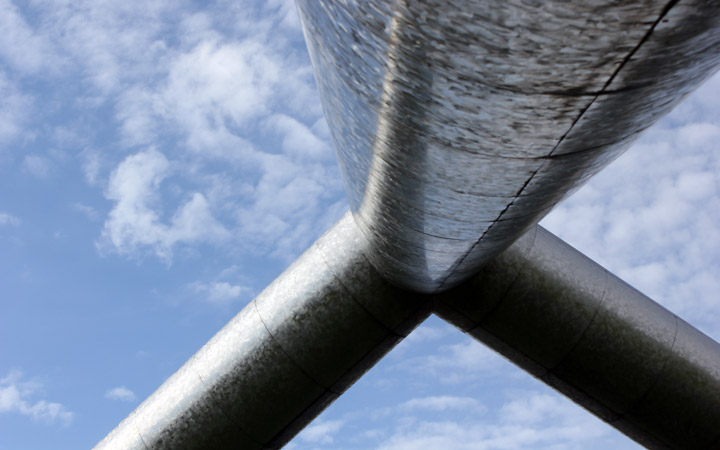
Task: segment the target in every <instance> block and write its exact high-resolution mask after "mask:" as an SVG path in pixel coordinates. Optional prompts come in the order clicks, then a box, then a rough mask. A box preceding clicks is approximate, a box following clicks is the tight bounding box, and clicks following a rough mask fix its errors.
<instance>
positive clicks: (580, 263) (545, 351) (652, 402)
mask: <svg viewBox="0 0 720 450" xmlns="http://www.w3.org/2000/svg"><path fill="white" fill-rule="evenodd" d="M435 312H436V314H438V315H439V316H440V317H442V318H443V319H445V320H447V321H448V322H450V323H452V324H453V325H455V326H457V327H458V328H460V329H462V330H463V331H465V332H467V333H468V334H469V335H471V336H473V337H474V338H476V339H478V340H479V341H481V342H483V343H485V344H487V345H488V346H490V347H492V348H493V349H495V350H496V351H498V352H499V353H501V354H502V355H504V356H505V357H507V358H508V359H510V360H511V361H512V362H514V363H515V364H517V365H518V366H520V367H522V368H523V369H525V370H526V371H528V372H530V373H531V374H533V375H534V376H535V377H537V378H539V379H540V380H542V381H543V382H545V383H547V384H548V385H550V386H551V387H553V388H555V389H557V390H558V391H560V392H561V393H563V394H565V395H566V396H568V397H569V398H571V399H573V400H574V401H575V402H577V403H578V404H580V405H581V406H583V407H584V408H586V409H588V410H589V411H590V412H592V413H593V414H595V415H596V416H598V417H599V418H601V419H602V420H604V421H606V422H608V423H609V424H610V425H612V426H613V427H615V428H617V429H618V430H620V431H622V432H623V433H625V434H626V435H628V436H629V437H631V438H632V439H634V440H636V441H637V442H639V443H640V444H642V445H644V446H647V447H649V448H663V449H664V448H673V449H695V448H697V449H700V448H705V449H707V448H720V344H718V343H716V342H715V341H713V340H712V339H710V338H709V337H708V336H706V335H704V334H703V333H701V332H700V331H698V330H697V329H695V328H693V327H692V326H690V325H689V324H687V323H686V322H685V321H683V320H682V319H680V318H679V317H677V316H675V315H674V314H672V313H671V312H669V311H668V310H666V309H665V308H663V307H662V306H660V305H658V304H657V303H655V302H654V301H652V300H651V299H649V298H648V297H646V296H645V295H643V294H642V293H640V292H639V291H637V290H635V289H633V288H632V287H630V286H629V285H627V284H626V283H624V282H623V281H622V280H620V279H619V278H617V277H616V276H614V275H612V274H611V273H609V272H608V271H607V270H605V269H603V268H602V267H601V266H599V265H598V264H596V263H594V262H593V261H591V260H590V259H588V258H587V257H585V256H584V255H582V254H581V253H580V252H578V251H577V250H575V249H573V248H572V247H571V246H569V245H568V244H566V243H564V242H563V241H562V240H560V239H559V238H557V237H555V236H553V235H552V234H551V233H549V232H548V231H546V230H544V229H543V228H541V227H539V226H538V227H536V228H535V229H534V230H532V231H531V232H529V233H527V234H525V235H524V236H523V237H522V238H521V239H520V240H518V241H517V242H516V243H515V244H513V245H512V246H511V247H510V248H508V249H507V250H506V251H505V252H503V253H502V254H501V255H500V256H498V257H497V258H496V259H495V260H493V261H492V262H491V263H490V264H488V265H487V266H485V267H484V268H483V269H482V270H481V271H480V272H479V273H478V274H477V275H476V276H474V277H472V278H471V279H470V280H469V281H467V282H466V283H464V284H463V285H461V286H459V287H457V288H455V289H453V290H451V291H449V292H446V293H443V294H441V295H439V296H437V297H436V309H435Z"/></svg>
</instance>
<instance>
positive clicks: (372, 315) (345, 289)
mask: <svg viewBox="0 0 720 450" xmlns="http://www.w3.org/2000/svg"><path fill="white" fill-rule="evenodd" d="M313 246H315V247H316V250H317V252H318V253H320V258H322V260H323V263H325V266H326V267H327V268H328V270H330V273H332V274H333V277H335V280H336V281H337V282H338V284H340V286H341V287H342V288H343V290H344V291H345V292H346V293H347V295H348V297H350V298H351V299H352V301H353V302H355V304H356V305H358V306H359V307H360V309H362V310H363V311H365V313H366V314H367V315H368V316H370V317H372V318H373V319H374V320H375V322H377V323H379V324H380V326H381V327H383V328H385V330H387V331H389V332H390V333H392V334H397V333H396V332H395V330H393V329H392V328H391V327H389V326H387V325H385V324H384V323H383V322H382V321H381V320H380V319H378V318H377V317H376V316H375V314H373V313H372V312H371V311H370V310H369V309H368V308H367V307H366V306H365V305H363V304H362V303H360V302H359V301H358V299H357V298H356V297H355V295H353V293H352V291H351V290H350V289H349V288H348V287H347V285H346V284H345V283H344V282H343V279H342V278H341V277H339V276H338V274H337V273H335V271H334V270H333V268H332V267H331V266H330V263H329V262H328V261H327V259H326V258H325V254H324V252H323V251H322V249H321V248H320V247H319V246H318V244H317V242H316V243H315V244H313ZM358 253H360V256H361V257H362V258H363V260H365V263H366V264H367V265H368V266H370V268H371V269H372V270H373V271H375V268H374V267H373V266H372V265H371V264H370V263H369V262H368V261H367V260H366V259H365V255H363V254H362V252H358ZM375 273H376V274H377V276H378V278H379V279H381V280H382V281H383V282H384V283H387V281H385V279H384V278H383V277H381V276H380V274H378V273H377V272H375ZM397 335H398V336H400V335H399V334H397ZM383 339H385V338H383Z"/></svg>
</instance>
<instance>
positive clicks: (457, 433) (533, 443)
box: [377, 392, 614, 450]
mask: <svg viewBox="0 0 720 450" xmlns="http://www.w3.org/2000/svg"><path fill="white" fill-rule="evenodd" d="M501 411H502V414H501V415H500V416H496V417H485V419H484V420H478V418H477V416H470V417H469V418H468V419H460V420H458V421H452V420H441V421H431V420H422V419H408V418H406V419H405V420H399V421H397V422H396V423H395V424H394V428H395V429H394V432H393V433H392V434H391V435H390V437H389V438H387V439H386V440H385V441H384V442H382V443H381V444H380V445H379V446H378V447H377V448H380V449H385V450H390V449H392V450H410V449H426V448H452V449H461V450H462V449H472V450H480V449H516V448H536V449H551V448H553V449H560V448H567V449H570V448H590V447H593V446H594V447H595V448H603V447H602V442H603V441H602V439H604V438H610V439H612V438H613V437H614V436H613V434H612V433H609V434H608V432H609V427H608V426H607V425H604V424H603V423H601V422H599V421H598V420H597V419H595V418H593V417H592V416H590V415H589V414H587V413H580V414H578V407H577V406H575V405H573V404H572V403H571V402H570V401H569V400H567V399H562V398H559V397H557V396H549V395H546V394H540V393H535V392H524V393H522V394H520V395H519V396H518V397H517V398H512V399H510V400H509V401H508V402H507V403H506V404H505V405H504V406H503V407H502V408H501ZM598 444H600V445H598Z"/></svg>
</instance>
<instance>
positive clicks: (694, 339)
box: [96, 214, 720, 450]
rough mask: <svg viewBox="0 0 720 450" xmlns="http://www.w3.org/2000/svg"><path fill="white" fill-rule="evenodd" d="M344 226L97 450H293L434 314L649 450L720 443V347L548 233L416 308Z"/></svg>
mask: <svg viewBox="0 0 720 450" xmlns="http://www.w3.org/2000/svg"><path fill="white" fill-rule="evenodd" d="M363 243H364V240H362V239H361V238H360V236H359V233H358V231H357V229H356V226H355V223H354V221H353V219H352V217H351V216H350V215H349V214H347V215H346V216H345V217H344V218H343V219H342V220H341V221H340V222H338V223H337V224H336V225H335V226H334V227H333V228H332V229H331V230H330V231H328V232H327V233H326V234H325V235H324V236H323V237H321V238H320V239H319V240H318V241H317V242H316V243H315V244H314V245H313V246H312V247H311V248H310V249H309V250H308V251H307V252H306V253H305V254H303V256H301V257H300V258H299V259H298V261H297V262H296V263H295V264H293V265H292V266H291V267H290V268H288V269H287V271H286V272H285V273H283V274H282V275H281V276H280V277H279V278H278V279H277V280H276V281H275V282H273V283H272V284H271V285H270V286H269V287H268V288H267V289H266V290H265V291H263V293H261V294H260V295H259V296H258V297H257V298H256V299H255V300H254V301H253V302H251V303H250V304H249V305H248V306H247V307H246V308H245V309H243V311H241V312H240V313H239V314H238V315H237V316H236V317H235V318H234V319H233V320H232V321H231V322H230V323H228V325H226V326H225V327H224V328H223V329H222V330H221V331H220V332H219V333H218V334H217V335H216V336H215V337H214V338H213V339H212V340H210V341H209V342H208V343H207V344H206V345H205V346H204V347H203V348H202V349H201V350H200V351H199V352H198V353H197V354H196V355H195V356H193V357H192V358H191V359H190V360H189V361H188V362H187V363H186V364H185V365H184V366H183V367H182V368H181V369H180V370H179V371H178V372H177V373H175V374H174V375H173V376H172V377H170V378H169V379H168V380H167V381H166V382H165V383H164V384H163V385H162V386H161V387H160V388H159V389H158V390H157V391H156V392H155V393H154V394H153V395H151V396H150V397H149V398H148V399H147V400H145V401H144V402H143V403H142V405H140V406H139V407H138V408H137V409H136V410H135V411H134V412H133V413H132V414H130V416H128V418H127V419H125V420H124V421H123V422H122V423H121V424H120V425H118V427H117V428H116V429H115V430H113V431H112V432H111V433H110V434H109V435H108V436H107V437H106V438H105V439H104V440H103V441H102V442H100V443H99V444H98V446H97V447H96V449H98V450H100V449H103V450H110V449H113V450H115V449H118V450H119V449H138V450H144V449H153V450H155V449H168V450H170V449H173V450H174V449H188V450H189V449H197V450H200V449H225V448H242V449H260V448H280V447H282V446H283V445H284V444H285V443H287V442H288V441H289V440H290V439H292V437H293V436H294V435H295V434H297V433H298V432H299V431H300V430H301V429H302V428H303V427H304V426H305V425H307V424H308V423H309V422H310V421H311V420H312V419H313V418H315V417H316V416H317V415H318V414H320V412H322V410H323V409H324V408H325V407H327V406H328V405H329V404H330V403H331V402H332V401H334V400H335V399H336V398H337V397H338V396H339V395H340V394H342V393H343V392H344V391H345V390H346V389H347V388H348V387H349V386H350V385H352V384H353V383H354V382H355V381H356V380H357V379H358V378H359V377H360V376H362V374H363V373H364V372H365V371H366V370H367V369H368V368H370V367H371V366H372V365H373V364H375V363H376V362H377V361H379V360H380V358H381V357H382V356H383V355H384V354H385V353H386V352H387V351H388V350H389V349H390V348H392V347H393V346H394V345H395V344H397V343H398V342H399V341H400V340H401V339H402V337H403V336H406V335H407V334H408V333H409V332H410V331H411V330H412V329H414V328H415V327H416V326H417V325H418V324H419V323H420V322H422V321H423V320H424V319H425V318H426V317H427V316H428V314H429V313H430V312H431V309H433V310H434V312H435V313H436V314H438V315H439V316H440V317H442V318H443V319H445V320H447V321H448V322H450V323H452V324H453V325H455V326H456V327H458V328H460V329H462V330H463V331H465V332H467V333H468V334H470V335H471V336H473V337H475V338H476V339H478V340H480V341H481V342H483V343H485V344H487V345H489V346H490V347H491V348H493V349H495V350H496V351H498V352H499V353H501V354H502V355H504V356H505V357H507V358H509V359H510V360H511V361H512V362H514V363H515V364H517V365H519V366H520V367H522V368H523V369H525V370H527V371H528V372H529V373H531V374H533V375H534V376H536V377H538V378H539V379H541V380H542V381H544V382H545V383H547V384H548V385H550V386H551V387H553V388H555V389H557V390H558V391H560V392H561V393H563V394H565V395H567V396H568V397H570V398H571V399H573V400H574V401H576V402H577V403H578V404H580V405H581V406H583V407H584V408H586V409H588V410H589V411H590V412H592V413H593V414H595V415H596V416H598V417H599V418H601V419H602V420H605V421H606V422H608V423H610V425H612V426H613V427H615V428H617V429H618V430H620V431H622V432H623V433H625V434H627V435H628V436H629V437H631V438H632V439H634V440H636V441H637V442H639V443H641V444H643V445H645V446H647V447H649V448H677V449H685V448H711V447H710V445H711V444H713V445H716V446H717V445H718V444H720V441H718V439H720V429H718V427H717V424H718V423H720V345H719V344H717V343H716V342H714V341H712V340H711V339H710V338H708V337H707V336H705V335H704V334H702V333H701V332H699V331H698V330H696V329H694V328H693V327H692V326H690V325H688V324H687V323H686V322H684V321H682V319H679V318H678V317H676V316H675V315H673V314H672V313H670V312H669V311H667V310H665V309H664V308H663V307H661V306H660V305H658V304H656V303H655V302H653V301H652V300H650V299H649V298H647V297H645V296H644V295H642V294H641V293H640V292H638V291H636V290H634V289H633V288H631V287H630V286H628V285H626V284H625V283H623V282H622V280H620V279H618V278H617V277H615V276H614V275H612V274H610V273H609V272H608V271H607V270H605V269H603V268H602V267H601V266H599V265H597V264H596V263H594V262H592V261H591V260H589V259H588V258H587V257H585V256H583V255H582V254H580V253H579V252H578V251H576V250H574V249H573V248H572V247H570V246H569V245H567V244H565V243H564V242H562V241H561V240H560V239H558V238H557V237H555V236H553V235H552V234H550V233H549V232H547V231H545V230H544V229H542V228H541V227H539V226H538V227H535V228H533V229H532V230H531V231H530V232H528V233H527V234H525V235H524V236H523V237H522V238H521V239H519V240H518V241H517V242H516V243H515V244H513V245H512V246H511V247H510V248H508V249H507V250H506V251H505V252H503V253H502V254H501V255H500V256H498V257H497V258H496V259H495V260H493V261H492V262H491V263H490V264H488V265H487V266H486V267H485V268H483V269H482V270H481V271H480V272H479V273H478V274H477V275H476V276H474V277H473V278H471V279H470V280H468V281H467V282H465V283H464V284H462V285H461V286H459V287H456V288H455V289H453V290H451V291H448V292H445V293H443V294H437V295H433V296H427V295H421V294H413V293H409V292H407V291H403V290H401V289H398V288H396V287H394V286H392V285H390V284H389V283H387V282H386V281H384V280H383V279H382V278H381V277H380V276H379V275H378V274H377V272H376V271H375V269H374V268H373V267H372V266H371V265H370V264H369V263H368V262H367V260H366V259H365V256H364V253H363V252H364V248H363V245H364V244H363Z"/></svg>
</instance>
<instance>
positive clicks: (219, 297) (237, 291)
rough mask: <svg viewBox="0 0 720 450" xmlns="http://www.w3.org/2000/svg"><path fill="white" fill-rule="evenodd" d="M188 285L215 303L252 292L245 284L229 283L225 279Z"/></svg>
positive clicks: (235, 298)
mask: <svg viewBox="0 0 720 450" xmlns="http://www.w3.org/2000/svg"><path fill="white" fill-rule="evenodd" d="M190 287H191V288H192V289H193V290H194V291H195V292H199V293H203V294H206V295H207V297H206V298H207V301H208V302H210V303H215V304H224V303H228V302H231V301H233V300H237V299H239V298H241V297H244V296H246V295H248V294H249V293H250V292H252V289H250V288H249V287H247V286H243V285H240V284H231V283H228V282H227V281H215V282H212V283H200V282H196V283H192V284H191V285H190Z"/></svg>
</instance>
